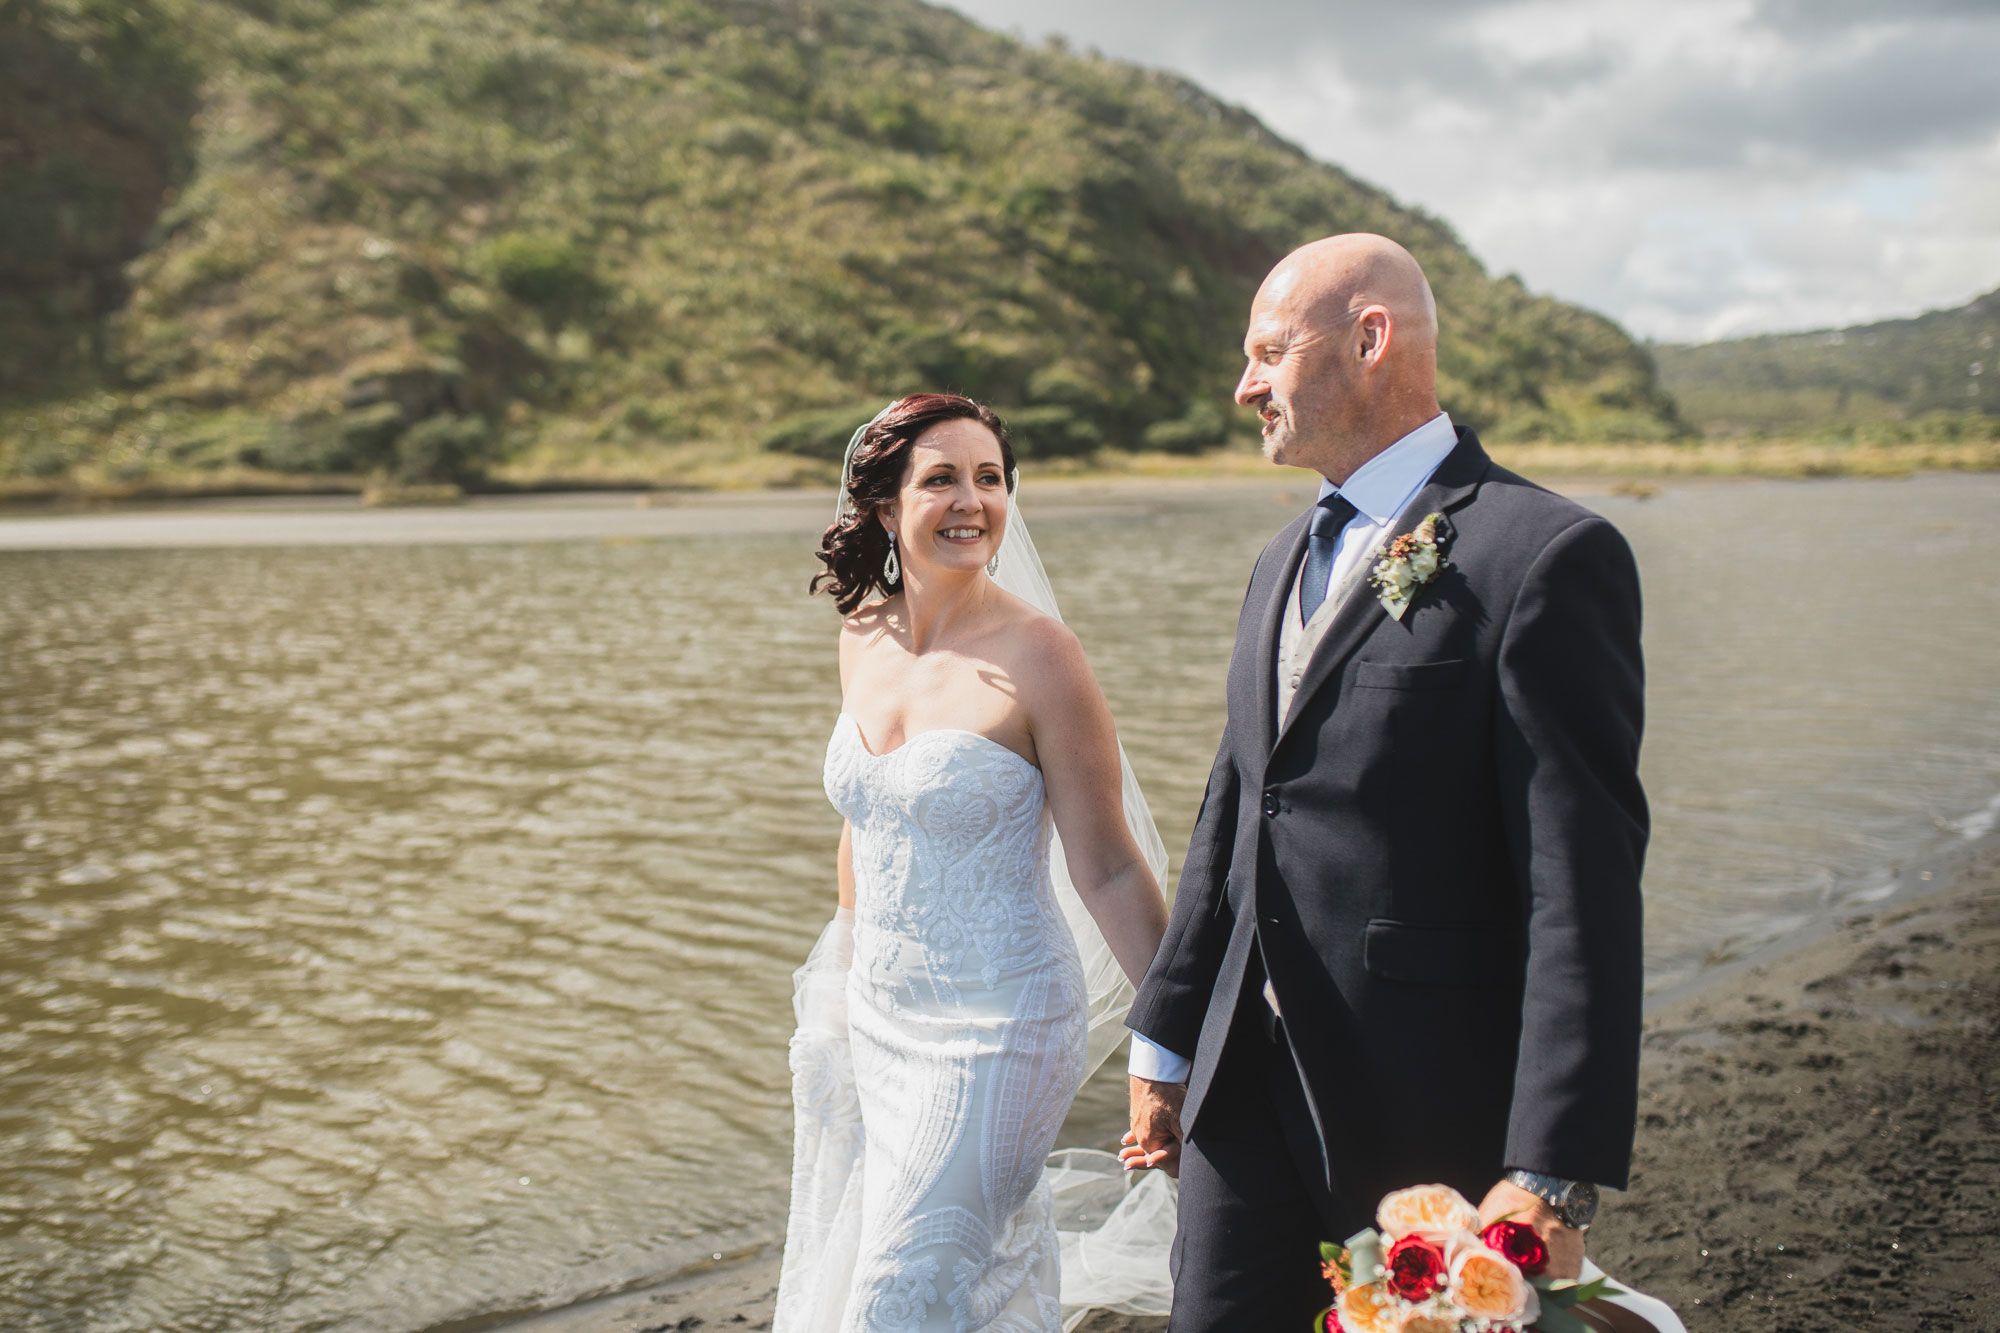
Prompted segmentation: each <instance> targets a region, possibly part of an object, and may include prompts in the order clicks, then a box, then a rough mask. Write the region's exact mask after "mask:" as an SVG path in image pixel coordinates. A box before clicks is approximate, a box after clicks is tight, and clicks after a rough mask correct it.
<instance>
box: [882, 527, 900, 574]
mask: <svg viewBox="0 0 2000 1333" xmlns="http://www.w3.org/2000/svg"><path fill="white" fill-rule="evenodd" d="M901 577H903V562H902V561H900V560H898V559H896V534H895V533H893V532H892V533H890V534H889V557H888V559H886V560H884V561H883V562H882V581H883V582H884V583H894V582H895V581H896V580H897V579H899V578H901Z"/></svg>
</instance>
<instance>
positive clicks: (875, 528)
mask: <svg viewBox="0 0 2000 1333" xmlns="http://www.w3.org/2000/svg"><path fill="white" fill-rule="evenodd" d="M940 421H977V422H978V423H979V424H980V425H982V426H984V427H986V429H988V430H990V431H992V432H993V438H994V439H996V440H998V441H1000V465H1001V467H1003V468H1004V469H1005V470H1006V473H1007V489H1008V491H1010V492H1011V491H1012V490H1013V489H1014V482H1015V471H1014V445H1013V443H1012V442H1011V441H1010V440H1008V438H1007V427H1006V426H1004V425H1003V424H1001V421H1000V418H999V417H997V416H995V415H994V414H993V409H992V408H990V407H988V406H986V405H985V404H984V403H975V402H973V401H972V400H971V399H970V398H962V397H960V396H959V395H957V394H955V393H913V394H911V395H910V396H909V397H908V398H905V399H903V400H901V401H900V402H898V403H896V404H895V405H894V406H893V407H891V408H890V409H889V410H888V411H887V412H885V413H883V414H882V418H881V419H880V420H879V421H876V422H875V423H874V424H872V425H871V426H869V427H868V430H867V432H866V433H865V434H863V435H862V437H861V443H860V444H858V445H856V446H855V449H854V457H853V458H852V459H851V460H849V463H848V469H847V500H848V503H849V504H851V505H852V506H853V507H854V512H853V513H851V514H849V515H848V516H847V517H845V518H843V519H841V520H840V521H838V522H837V523H835V524H834V525H833V526H832V527H830V528H828V529H827V530H826V532H825V534H824V535H823V536H822V537H821V538H820V539H819V551H818V555H819V562H820V563H821V564H822V565H825V566H826V568H825V569H823V570H821V571H820V572H819V573H817V574H815V575H813V581H812V591H814V592H816V593H817V592H828V593H831V594H832V595H833V604H834V605H835V606H837V607H839V608H840V614H842V615H844V616H848V615H853V614H854V612H855V610H856V609H857V608H859V607H860V606H861V604H862V603H863V602H865V601H867V600H868V599H869V597H871V596H872V595H873V594H874V593H875V592H876V591H877V590H879V591H880V592H881V593H882V594H883V595H884V596H887V595H888V594H890V593H893V592H895V591H896V590H897V589H898V588H900V587H902V586H903V580H902V579H901V578H900V577H898V578H896V579H895V580H893V581H891V580H890V579H888V578H886V577H885V576H884V575H883V573H882V566H883V564H884V562H886V561H887V559H888V557H889V533H888V531H887V530H886V529H885V528H883V526H882V524H881V523H880V521H879V520H878V519H877V517H876V516H877V515H878V514H879V513H880V512H881V509H882V506H883V505H886V504H888V503H889V502H890V501H892V500H894V499H895V498H896V492H897V491H898V490H900V489H902V485H903V474H904V473H905V472H907V471H908V470H909V464H910V446H911V445H913V444H915V443H916V441H917V437H918V436H919V435H922V434H923V433H924V432H925V431H927V430H929V429H930V428H931V427H932V426H935V425H937V424H938V423H939V422H940Z"/></svg>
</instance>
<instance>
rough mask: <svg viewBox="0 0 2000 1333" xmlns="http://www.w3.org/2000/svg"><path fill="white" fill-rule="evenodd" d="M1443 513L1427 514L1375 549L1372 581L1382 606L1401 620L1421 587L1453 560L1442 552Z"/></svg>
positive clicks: (1370, 573) (1371, 572)
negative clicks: (1401, 533) (1398, 535)
mask: <svg viewBox="0 0 2000 1333" xmlns="http://www.w3.org/2000/svg"><path fill="white" fill-rule="evenodd" d="M1443 521H1444V515H1443V514H1430V515H1427V516H1426V517H1425V519H1424V521H1423V522H1421V523H1419V524H1417V526H1416V528H1415V529H1414V530H1412V531H1410V532H1406V533H1404V534H1403V535H1402V536H1400V537H1396V538H1393V539H1391V540H1390V541H1388V542H1386V543H1384V544H1383V546H1382V547H1381V549H1379V550H1377V551H1376V552H1375V568H1374V569H1373V570H1371V571H1370V572H1369V575H1368V582H1369V584H1370V585H1371V586H1372V587H1373V588H1374V589H1375V595H1376V596H1377V597H1379V598H1380V599H1381V601H1382V609H1383V610H1385V611H1387V612H1388V613H1389V614H1390V615H1392V616H1394V617H1395V618H1396V619H1397V620H1401V619H1402V618H1403V612H1405V611H1407V610H1409V609H1410V602H1411V601H1412V600H1413V599H1414V598H1415V597H1416V595H1417V590H1418V589H1419V588H1422V587H1423V586H1424V585H1426V584H1428V583H1433V582H1435V581H1436V580H1437V576H1438V575H1439V574H1441V573H1443V572H1444V571H1445V569H1446V568H1447V567H1448V565H1449V562H1448V561H1447V560H1446V559H1445V558H1444V557H1443V556H1442V555H1439V554H1438V524H1439V523H1442V522H1443Z"/></svg>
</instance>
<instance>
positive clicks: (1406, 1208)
mask: <svg viewBox="0 0 2000 1333" xmlns="http://www.w3.org/2000/svg"><path fill="white" fill-rule="evenodd" d="M1375 1222H1376V1225H1378V1226H1380V1227H1381V1228H1382V1234H1383V1235H1385V1236H1387V1237H1388V1238H1389V1240H1390V1241H1391V1242H1395V1241H1399V1240H1401V1239H1402V1238H1403V1237H1405V1236H1423V1237H1425V1238H1426V1239H1429V1240H1434V1241H1436V1242H1437V1243H1438V1244H1440V1245H1442V1244H1443V1243H1444V1242H1446V1241H1447V1240H1450V1239H1451V1238H1452V1237H1453V1236H1455V1235H1457V1234H1458V1233H1459V1232H1461V1231H1477V1230H1478V1229H1479V1210H1478V1209H1477V1208H1474V1207H1473V1206H1472V1205H1471V1204H1469V1203H1467V1202H1466V1201H1465V1196H1464V1195H1463V1194H1460V1193H1459V1192H1458V1191H1457V1190H1455V1189H1453V1188H1452V1187H1451V1186H1449V1185H1418V1186H1415V1187H1414V1188H1411V1189H1406V1190H1397V1191H1396V1192H1395V1193H1394V1194H1391V1195H1390V1196H1389V1197H1388V1198H1386V1199H1384V1200H1382V1206H1381V1207H1379V1208H1377V1209H1376V1210H1375Z"/></svg>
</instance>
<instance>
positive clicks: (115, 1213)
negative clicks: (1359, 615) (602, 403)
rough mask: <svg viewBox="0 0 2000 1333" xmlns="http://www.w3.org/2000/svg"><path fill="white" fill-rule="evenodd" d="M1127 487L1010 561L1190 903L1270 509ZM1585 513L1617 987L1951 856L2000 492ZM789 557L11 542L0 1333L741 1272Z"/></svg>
mask: <svg viewBox="0 0 2000 1333" xmlns="http://www.w3.org/2000/svg"><path fill="white" fill-rule="evenodd" d="M1123 494H1124V498H1122V499H1116V498H1114V499H1113V500H1110V501H1105V500H1102V499H1093V498H1092V497H1090V496H1089V495H1087V494H1083V493H1077V492H1069V493H1065V494H1063V495H1061V496H1052V497H1051V500H1050V502H1049V503H1047V504H1046V506H1045V507H1044V508H1042V509H1038V510H1036V511H1035V512H1036V514H1037V518H1038V522H1037V534H1036V535H1037V539H1038V541H1039V542H1040V544H1041V546H1042V549H1043V552H1044V554H1045V556H1046V558H1047V561H1048V564H1049V566H1050V568H1051V570H1052V571H1053V577H1054V580H1055V583H1056V586H1057V591H1058V594H1059V595H1060V596H1061V598H1062V599H1063V602H1064V608H1065V611H1066V612H1067V613H1068V615H1069V617H1070V619H1071V621H1072V623H1073V624H1074V625H1075V626H1076V628H1077V630H1078V632H1079V634H1080V635H1081V637H1082V639H1083V641H1084V644H1085V646H1086V648H1087V649H1088V650H1089V651H1090V653H1091V656H1092V660H1093V662H1094V664H1095V666H1096V668H1097V670H1098V673H1099V675H1100V678H1101V679H1102V681H1103V683H1104V685H1105V688H1106V691H1107V693H1108V694H1109V696H1110V697H1111V700H1112V704H1113V707H1114V710H1115V712H1116V713H1117V716H1118V717H1119V719H1120V724H1121V730H1122V732H1123V734H1124V737H1125V740H1126V743H1127V746H1128V748H1129V750H1130V752H1131V754H1132V758H1133V762H1134V764H1135V766H1136V767H1137V769H1138V770H1139V774H1140V778H1141V780H1142V782H1143V783H1144V784H1145V786H1146V789H1147V792H1148V794H1149V796H1150V798H1151V799H1152V801H1153V804H1154V806H1155V809H1156V811H1157V813H1158V816H1159V820H1160V824H1161V827H1162V832H1163V833H1164V835H1165V836H1166V839H1167V843H1168V846H1169V848H1170V849H1171V850H1172V851H1173V852H1174V854H1175V862H1176V864H1178V860H1179V851H1180V849H1181V847H1182V846H1184V845H1185V840H1186V836H1187V830H1188V826H1189V823H1190V821H1191V820H1192V817H1193V814H1194V811H1195V808H1196V806H1197V804H1198V802H1199V799H1200V784H1201V782H1202V780H1203V778H1204V777H1205V775H1206V772H1207V768H1208V762H1209V758H1210V757H1211V755H1212V752H1213V746H1214V742H1215V739H1216V737H1217V735H1218V734H1219V732H1220V729H1221V723H1222V712H1221V696H1220V680H1221V675H1222V667H1223V664H1224V662H1225V660H1226V658H1227V656H1228V652H1229V646H1230V642H1231V638H1232V634H1233V626H1234V620H1235V615H1236V609H1237V605H1238V603H1239V601H1240V599H1241V596H1242V590H1243V584H1244V580H1245V578H1246V576H1247V572H1248V569H1249V564H1250V561H1251V559H1252V558H1253V557H1254V555H1255V553H1256V550H1257V548H1258V547H1259V546H1260V545H1261V544H1262V541H1263V539H1264V537H1265V536H1266V535H1268V533H1269V532H1270V531H1272V530H1273V529H1275V528H1276V527H1277V526H1279V525H1280V524H1281V523H1282V522H1283V521H1284V520H1285V519H1286V518H1287V517H1289V515H1290V514H1291V513H1294V512H1296V511H1297V509H1299V508H1301V507H1303V506H1304V505H1305V504H1306V503H1307V502H1308V501H1309V499H1310V491H1309V490H1308V489H1307V488H1306V487H1304V486H1302V485H1293V486H1290V487H1277V486H1225V487H1220V488H1210V489H1199V488H1158V489H1148V490H1145V491H1143V492H1137V491H1135V492H1129V493H1123ZM1585 498H1586V499H1587V500H1588V502H1589V503H1591V504H1592V505H1594V506H1596V507H1598V508H1600V509H1602V510H1604V511H1605V512H1607V513H1609V514H1611V515H1612V516H1613V517H1614V519H1615V520H1616V521H1617V522H1618V523H1619V524H1620V525H1621V527H1623V528H1624V529H1625V530H1626V532H1627V533H1628V534H1629V535H1630V536H1631V538H1632V540H1633V543H1634V545H1635V547H1636V548H1637V549H1638V551H1639V554H1640V559H1641V564H1642V567H1643V570H1644V574H1645V580H1646V592H1647V602H1648V605H1647V615H1648V630H1647V650H1648V657H1649V668H1650V672H1651V686H1650V693H1649V697H1650V709H1651V719H1650V728H1649V733H1648V740H1647V750H1646V759H1645V764H1646V774H1647V779H1648V786H1649V790H1650V792H1651V794H1652V797H1653V800H1654V804H1655V814H1656V837H1655V842H1654V848H1653V853H1652V857H1651V861H1650V863H1649V872H1648V893H1649V929H1650V937H1649V969H1650V973H1651V977H1652V979H1653V981H1654V982H1655V983H1656V984H1664V983H1666V982H1668V981H1672V980H1675V979H1677V978H1679V977H1682V976H1684V975H1687V974H1689V973H1691V972H1693V971H1695V970H1698V969H1699V968H1700V967H1701V966H1703V965H1704V963H1705V962H1707V961H1710V960H1712V959H1714V958H1717V957H1720V956H1723V955H1725V954H1727V953H1729V952H1731V951H1734V950H1736V949H1739V948H1741V947H1744V946H1745V945H1747V944H1750V943H1754V942H1755V941H1757V940H1760V939H1762V938H1766V937H1768V936H1769V935H1770V934H1771V933H1772V932H1773V931H1775V930H1777V929H1781V928H1782V927H1783V926H1784V925H1785V924H1786V923H1788V922H1792V921H1796V920H1799V919H1803V918H1804V917H1806V916H1809V915H1810V914H1812V913H1814V912H1816V911H1818V910H1821V909H1822V907H1823V905H1824V904H1826V903H1828V902H1837V901H1840V900H1842V899H1843V898H1845V897H1847V896H1850V895H1859V894H1863V893H1865V892H1867V891H1868V890H1869V889H1870V888H1871V887H1872V886H1874V885H1876V884H1878V883H1880V882H1881V879H1882V876H1883V874H1884V873H1885V872H1886V871H1887V870H1888V869H1890V868H1892V867H1893V866H1894V865H1895V863H1896V862H1897V861H1898V860H1899V859H1902V858H1906V857H1908V856H1911V855H1914V854H1917V853H1919V852H1921V851H1923V850H1924V849H1926V848H1928V847H1930V846H1932V845H1933V844H1934V843H1935V842H1937V841H1938V840H1940V839H1960V838H1962V836H1963V829H1964V828H1965V827H1968V826H1969V825H1968V824H1967V823H1966V821H1975V822H1976V821H1977V820H1979V819H1981V818H1984V819H1985V821H1986V823H1987V824H1989V825H1990V823H1991V822H1992V815H1991V810H1992V809H1993V808H1994V807H1993V805H1992V804H1991V802H1992V801H1993V800H1994V796H1995V793H1996V791H2000V684H1996V673H1995V672H1994V671H1993V663H1994V662H1995V661H2000V581H1996V579H1995V578H1994V577H1993V575H1992V572H1991V571H1992V570H1993V569H1994V568H1995V567H1996V564H2000V538H1996V537H1995V535H1994V533H1993V529H1992V527H1991V525H1990V524H1989V523H1988V522H1987V521H1986V516H1987V515H1989V514H1990V513H1991V512H1992V511H1993V509H1994V507H1995V502H1996V501H2000V478H1991V477H1971V478H1921V479H1918V480H1915V481H1910V482H1872V483H1848V482H1840V483H1811V484H1780V483H1768V484H1767V483H1747V484H1736V485H1718V486H1699V485H1688V486H1670V487H1667V488H1665V489H1664V490H1662V492H1661V493H1660V494H1659V495H1658V496H1657V497H1656V498H1654V499H1651V500H1646V501H1638V500H1631V499H1620V498H1616V497H1604V496H1601V495H1591V496H1586V497H1585ZM425 521H427V522H437V521H439V520H436V519H427V520H425ZM444 521H447V522H448V521H449V520H444ZM809 544H810V537H809V535H806V536H802V535H800V534H799V533H798V532H796V531H793V532H769V531H759V532H754V533H749V534H739V535H736V536H714V535H711V536H703V537H691V538H682V539H677V540H659V541H642V542H639V543H637V544H629V543H628V544H615V545H614V544H607V543H602V542H569V543H558V544H545V545H487V546H456V547H446V546H417V547H400V548H399V547H387V546H345V547H342V546H334V547H327V548H321V549H303V548H279V549H220V550H203V551H131V552H101V553H99V552H50V553H8V554H4V555H0V931H4V940H5V944H4V946H0V948H3V949H4V951H0V1016H4V1026H3V1027H0V1327H5V1328H7V1329H9V1330H17V1329H18V1330H41V1329H49V1330H54V1329H65V1330H67V1329H89V1330H103V1331H104V1333H123V1331H125V1330H134V1331H136V1330H156V1329H176V1330H178V1329H187V1330H208V1329H215V1330H224V1329H242V1328H259V1329H280V1328H282V1329H330V1330H333V1329H337V1330H355V1331H357V1333H358V1331H360V1330H370V1331H371V1333H376V1331H381V1330H401V1329H414V1328H422V1327H424V1326H426V1325H429V1324H433V1323H436V1322H440V1321H443V1320H446V1319H450V1318H454V1317H458V1316H464V1315H468V1314H472V1313H476V1312H479V1311H484V1310H496V1309H511V1308H520V1307H523V1306H527V1305H532V1304H534V1303H537V1302H541V1301H549V1300H555V1299H560V1298H566V1297H569V1296H573V1295H576V1294H579V1293H581V1292H585V1291H589V1290H594V1289H598V1288H602V1287H605V1286H609V1285H613V1284H617V1283H621V1282H627V1281H631V1280H636V1279H639V1278H643V1277H646V1276H653V1275H659V1274H662V1273H664V1272H667V1271H671V1270H672V1269H674V1268H676V1267H678V1266H679V1265H681V1264H683V1263H685V1262H687V1261H688V1260H690V1259H692V1258H694V1257H696V1256H698V1255H705V1254H707V1253H709V1252H711V1251H713V1250H716V1249H724V1248H729V1247H731V1246H733V1245H736V1244H740V1243H747V1242H753V1241H757V1240H760V1239H768V1238H769V1237H771V1236H772V1235H774V1234H775V1232H776V1228H777V1226H778V1224H779V1222H780V1221H781V1218H782V1209H783V1204H784V1189H785V1180H786V1171H787V1164H788V1161H789V1153H790V1142H789V1133H790V1123H789V1122H790V1116H789V1109H788V1096H787V1084H786V1074H785V1063H784V1061H785V1038H786V1036H787V1033H788V1029H789V1022H790V1004H789V999H790V979H789V975H788V974H789V971H790V969H791V968H792V967H793V966H794V965H796V963H797V961H798V960H799V959H800V958H801V957H802V956H803V955H804V953H805V950H806V948H807V947H808V946H809V944H810V943H811V941H812V939H813V937H814V936H815V935H816V934H817V932H818V930H819V927H820V926H821V924H822V923H823V921H824V919H825V917H826V915H827V914H828V912H829V911H830V910H831V905H832V893H833V889H832V877H831V863H830V849H831V845H832V841H833V839H834V836H835V834H836V832H837V824H836V821H835V817H834V816H833V814H832V812H831V811H830V810H829V809H828V807H827V805H826V803H825V800H824V798H823V796H822V795H821V794H820V792H819V766H820V755H821V749H822V746H823V745H824V742H825V738H826V734H827V732H828V730H829V728H830V727H831V724H832V719H833V716H834V713H835V711H836V708H837V699H836V682H835V675H834V671H833V663H832V642H831V633H832V619H831V612H830V610H829V609H828V608H827V607H825V606H823V605H815V604H813V603H811V602H809V601H807V600H806V599H805V598H804V597H803V595H802V586H803V581H804V579H805V577H806V575H807V574H808V573H809V572H810V570H811V568H812V566H811V563H810V560H809V557H808V555H807V554H806V552H807V550H808V549H809ZM1118 1091H1119V1089H1118V1086H1117V1081H1116V1078H1115V1076H1114V1077H1108V1078H1101V1079H1100V1080H1099V1081H1098V1083H1097V1084H1095V1085H1093V1087H1092V1089H1091V1090H1090V1091H1089V1094H1088V1095H1087V1096H1086V1098H1085V1099H1084V1100H1083V1102H1082V1103H1081V1104H1080V1110H1079V1113H1078V1115H1077V1116H1076V1117H1075V1118H1074V1120H1073V1123H1072V1127H1071V1130H1070V1133H1069V1135H1068V1137H1069V1139H1070V1140H1071V1141H1085V1142H1091V1143H1097V1144H1100V1145H1101V1144H1102V1143H1103V1142H1104V1139H1105V1137H1106V1136H1107V1135H1109V1134H1112V1133H1115V1129H1114V1128H1113V1127H1114V1126H1115V1123H1116V1114H1117V1112H1116V1100H1117V1096H1118Z"/></svg>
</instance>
